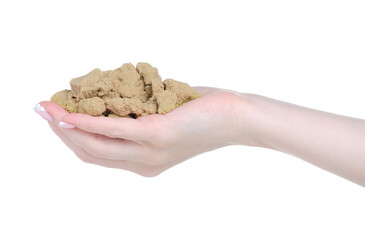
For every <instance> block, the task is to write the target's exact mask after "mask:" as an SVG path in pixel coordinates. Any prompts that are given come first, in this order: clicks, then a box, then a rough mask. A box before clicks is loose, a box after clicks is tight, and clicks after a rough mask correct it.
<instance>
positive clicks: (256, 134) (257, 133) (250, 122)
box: [232, 93, 271, 148]
mask: <svg viewBox="0 0 365 240" xmlns="http://www.w3.org/2000/svg"><path fill="white" fill-rule="evenodd" d="M237 96H238V98H239V99H238V104H237V110H236V115H237V118H236V123H235V130H233V132H234V135H233V138H232V143H233V144H234V145H246V146H253V147H265V148H271V147H270V146H268V145H267V144H266V143H265V142H264V141H263V139H264V138H265V137H264V136H263V135H264V134H263V129H264V127H263V125H264V123H265V121H262V118H261V117H260V116H261V114H260V112H262V111H263V109H264V107H263V106H264V105H265V103H264V102H265V101H264V100H265V98H264V97H262V96H260V95H256V94H250V93H237Z"/></svg>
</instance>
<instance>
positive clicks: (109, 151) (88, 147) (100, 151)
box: [61, 128, 148, 162]
mask: <svg viewBox="0 0 365 240" xmlns="http://www.w3.org/2000/svg"><path fill="white" fill-rule="evenodd" d="M61 131H62V132H63V133H64V134H65V135H66V136H67V137H68V138H69V139H71V141H72V142H73V143H75V144H76V145H77V146H79V147H80V148H82V149H83V150H84V151H86V152H88V153H90V154H91V155H93V156H95V157H99V158H106V159H111V160H120V159H125V160H128V161H135V162H142V160H141V159H143V158H144V157H145V156H148V154H147V153H145V152H146V151H147V149H148V148H147V147H143V146H142V145H140V144H138V143H135V142H133V141H129V140H125V139H119V138H109V137H106V136H103V135H99V134H95V133H89V132H85V131H83V130H80V129H77V128H73V129H61Z"/></svg>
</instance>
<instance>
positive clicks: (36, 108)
mask: <svg viewBox="0 0 365 240" xmlns="http://www.w3.org/2000/svg"><path fill="white" fill-rule="evenodd" d="M33 110H34V111H35V112H36V113H38V114H39V115H40V116H41V117H42V118H44V119H46V120H47V121H53V118H52V117H51V115H49V113H48V112H47V111H46V109H44V107H42V106H41V105H40V104H39V103H38V104H37V105H35V106H34V108H33Z"/></svg>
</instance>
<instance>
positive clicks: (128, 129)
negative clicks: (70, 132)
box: [61, 113, 150, 140]
mask: <svg viewBox="0 0 365 240" xmlns="http://www.w3.org/2000/svg"><path fill="white" fill-rule="evenodd" d="M61 121H62V122H64V123H68V124H72V125H74V126H75V127H77V128H79V129H81V130H83V131H86V132H90V133H97V134H101V135H104V136H107V137H110V138H122V139H128V140H144V139H146V136H147V135H148V132H149V131H150V130H149V128H148V125H145V124H141V122H140V121H139V120H138V119H130V118H107V117H92V116H89V115H86V114H80V113H71V114H67V115H65V116H64V117H63V118H62V119H61Z"/></svg>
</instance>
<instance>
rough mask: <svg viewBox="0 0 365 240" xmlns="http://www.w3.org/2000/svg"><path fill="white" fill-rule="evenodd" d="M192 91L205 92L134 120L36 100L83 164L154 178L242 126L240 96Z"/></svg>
mask: <svg viewBox="0 0 365 240" xmlns="http://www.w3.org/2000/svg"><path fill="white" fill-rule="evenodd" d="M195 90H196V91H197V92H199V93H201V94H203V95H204V96H203V97H200V98H198V99H195V100H193V101H190V102H188V103H186V104H184V105H182V106H180V107H178V108H176V109H174V110H173V111H171V112H169V113H167V114H165V115H159V114H153V115H148V116H144V117H140V118H138V119H130V118H107V117H92V116H88V115H85V114H78V113H68V112H67V111H66V110H64V109H63V108H62V107H60V106H59V105H57V104H55V103H52V102H48V101H44V102H41V103H40V104H41V106H43V107H44V109H45V110H46V111H47V112H48V113H49V114H50V115H51V116H52V121H49V125H50V127H51V128H52V130H53V131H54V132H55V133H56V134H57V135H58V136H59V137H60V138H61V140H62V141H63V142H64V143H65V144H66V145H67V146H68V147H69V148H70V149H71V150H72V151H74V153H75V154H76V156H78V157H79V158H80V159H81V160H83V161H84V162H87V163H92V164H97V165H101V166H105V167H112V168H120V169H124V170H128V171H132V172H135V173H137V174H140V175H143V176H156V175H158V174H159V173H161V172H163V171H164V170H166V169H168V168H170V167H172V166H174V165H176V164H178V163H181V162H183V161H184V160H187V159H189V158H191V157H193V156H195V155H198V154H200V153H203V152H207V151H211V150H214V149H216V148H220V147H224V146H228V145H231V144H236V138H237V137H238V136H237V135H238V134H240V133H241V131H242V129H243V128H244V125H245V124H244V122H242V119H243V115H244V113H245V101H244V98H242V96H241V95H240V94H238V93H235V92H231V91H227V90H222V89H216V88H207V87H196V88H195ZM247 144H248V145H249V142H248V143H247Z"/></svg>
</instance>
